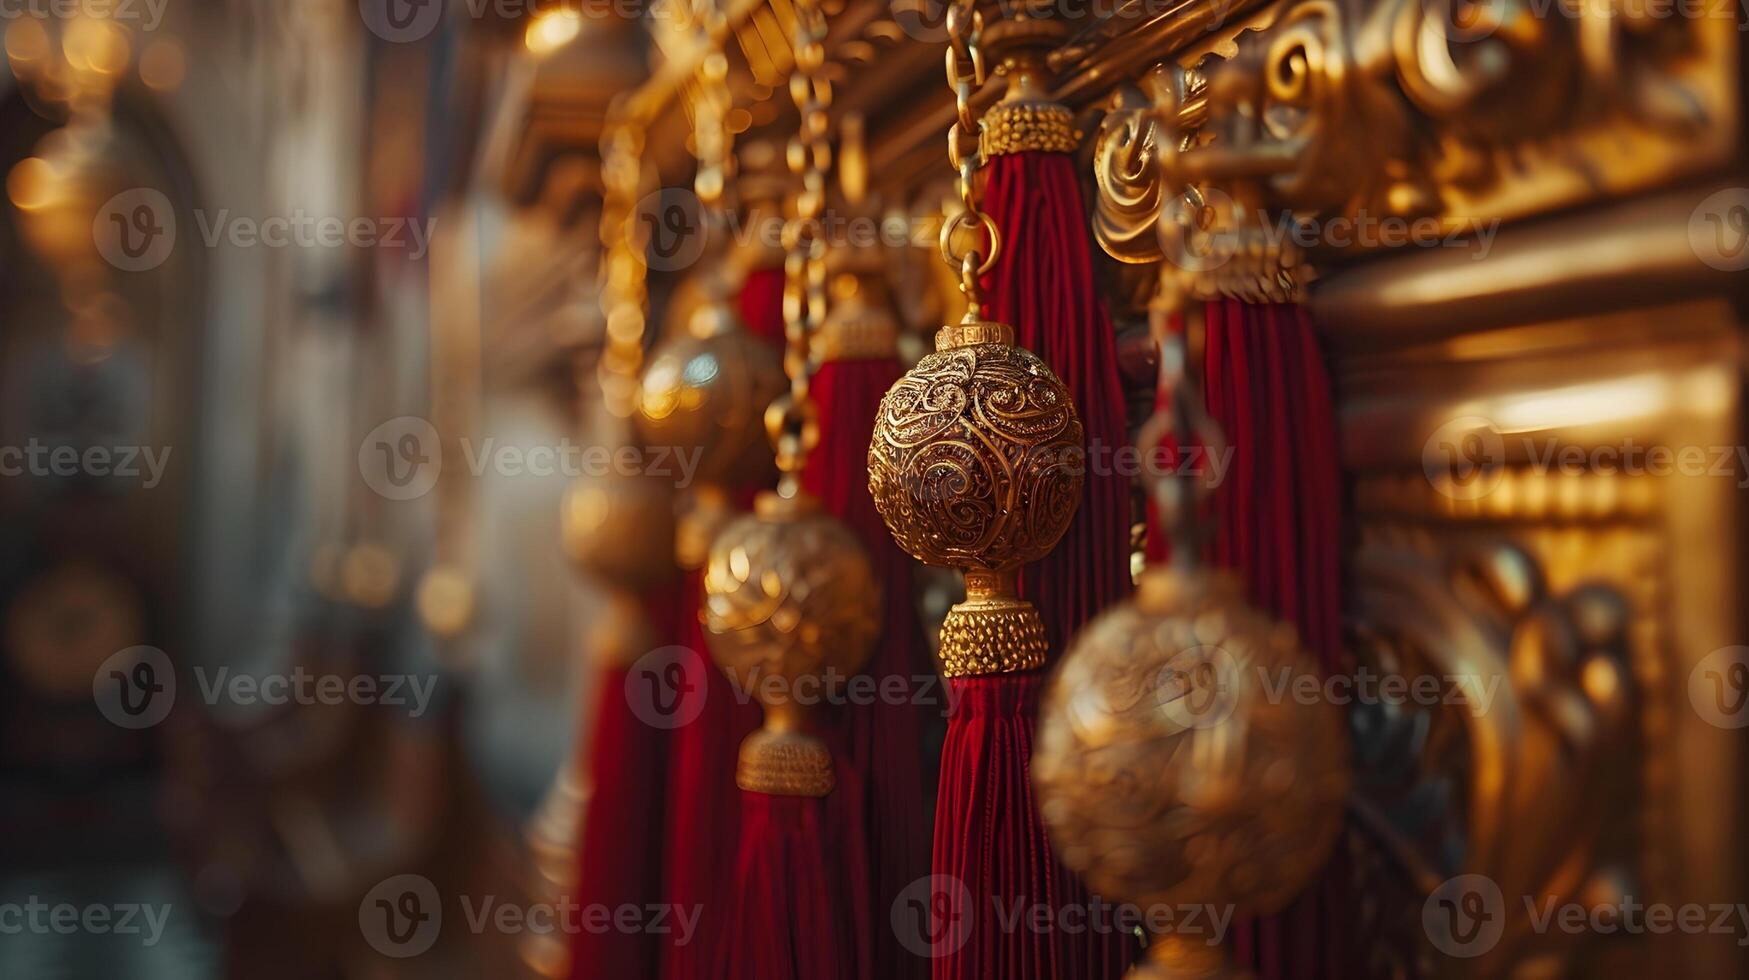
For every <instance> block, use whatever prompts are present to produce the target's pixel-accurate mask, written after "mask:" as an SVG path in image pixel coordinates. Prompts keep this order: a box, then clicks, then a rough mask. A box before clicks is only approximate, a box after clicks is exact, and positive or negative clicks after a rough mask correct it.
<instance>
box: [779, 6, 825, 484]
mask: <svg viewBox="0 0 1749 980" xmlns="http://www.w3.org/2000/svg"><path fill="white" fill-rule="evenodd" d="M795 58H796V63H795V71H794V72H793V73H792V74H791V75H790V79H789V91H790V98H791V99H793V100H794V101H795V104H796V112H797V115H798V116H799V118H800V123H799V125H798V127H797V130H796V134H795V135H794V136H793V137H791V138H790V142H789V152H788V158H789V168H790V173H792V174H794V175H795V176H796V179H797V181H798V185H797V187H796V193H795V198H794V200H793V201H792V203H791V208H790V216H789V220H788V221H787V222H786V223H785V224H784V228H783V245H784V252H785V254H784V261H783V271H784V284H783V320H784V340H785V346H784V356H783V366H784V373H785V374H787V375H788V376H789V382H790V390H789V393H788V394H787V395H784V396H783V397H781V398H779V399H778V400H777V401H776V402H774V403H772V406H771V410H770V413H769V414H768V415H767V417H766V418H767V427H768V428H769V430H770V431H771V435H772V444H773V446H775V447H776V449H777V465H778V469H779V470H780V471H781V472H782V473H783V479H782V482H781V483H780V484H779V486H778V492H779V493H781V494H783V495H784V496H786V497H788V496H794V495H795V493H796V491H797V489H798V483H799V479H800V474H801V470H802V465H803V464H804V463H805V462H806V461H807V458H808V453H809V452H810V451H812V450H813V448H814V446H815V445H816V444H818V443H819V441H820V431H819V422H818V417H817V415H816V412H815V408H814V403H813V399H812V397H811V396H810V394H809V391H808V387H809V384H810V382H811V381H812V380H813V376H814V371H815V368H816V367H817V364H816V362H815V359H814V357H813V352H812V350H810V347H811V344H812V339H813V337H814V336H815V335H816V334H817V333H818V332H819V330H820V327H821V326H822V325H823V324H824V323H825V322H826V237H825V230H824V228H823V227H822V223H821V218H822V216H823V215H824V214H825V211H826V175H827V173H828V172H829V171H830V170H831V169H832V143H831V140H830V139H828V138H827V134H828V132H829V131H830V127H831V116H830V111H831V108H832V82H831V80H830V79H828V78H827V77H826V74H825V71H824V69H825V64H826V14H825V11H823V10H821V9H820V3H819V0H798V2H797V3H796V4H795Z"/></svg>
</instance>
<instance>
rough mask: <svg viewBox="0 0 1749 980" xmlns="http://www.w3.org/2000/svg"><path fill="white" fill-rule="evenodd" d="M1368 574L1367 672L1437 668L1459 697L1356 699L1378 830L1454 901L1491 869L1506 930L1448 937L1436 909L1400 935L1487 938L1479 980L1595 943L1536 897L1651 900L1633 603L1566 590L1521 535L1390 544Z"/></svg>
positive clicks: (1360, 560)
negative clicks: (1637, 852) (1627, 834)
mask: <svg viewBox="0 0 1749 980" xmlns="http://www.w3.org/2000/svg"><path fill="white" fill-rule="evenodd" d="M1355 570H1356V582H1357V586H1358V587H1357V589H1356V590H1355V596H1354V605H1355V620H1354V622H1353V624H1352V626H1351V629H1350V638H1351V641H1352V642H1351V649H1352V650H1353V651H1354V654H1355V656H1356V659H1357V661H1358V664H1357V670H1367V671H1371V672H1372V673H1373V674H1374V675H1375V676H1379V677H1401V678H1404V679H1406V681H1407V682H1409V683H1410V684H1415V683H1420V681H1421V679H1422V678H1433V679H1436V680H1437V681H1438V682H1439V684H1440V688H1441V691H1442V695H1441V698H1440V703H1439V704H1437V705H1429V704H1426V703H1424V701H1423V700H1417V701H1416V703H1414V704H1409V703H1407V702H1390V701H1388V700H1387V699H1383V698H1380V699H1377V700H1376V702H1373V701H1369V702H1367V703H1365V704H1360V705H1357V706H1356V707H1355V708H1354V709H1353V710H1351V712H1350V724H1351V726H1352V727H1353V728H1354V729H1355V731H1356V738H1355V744H1356V745H1357V747H1358V749H1359V752H1360V755H1361V759H1360V760H1359V762H1360V765H1359V767H1358V769H1357V772H1358V773H1359V774H1360V778H1359V779H1358V780H1357V785H1356V787H1355V804H1354V806H1355V809H1356V812H1357V815H1358V816H1359V817H1360V825H1361V827H1362V828H1363V829H1362V830H1361V834H1362V836H1364V837H1370V838H1372V839H1373V840H1375V841H1377V842H1378V845H1379V846H1380V849H1382V850H1383V851H1384V852H1386V853H1388V854H1389V855H1390V857H1391V859H1393V860H1394V861H1395V863H1396V864H1397V865H1398V866H1399V867H1400V868H1402V869H1403V870H1404V871H1405V872H1406V873H1407V876H1408V877H1409V879H1410V880H1411V881H1413V883H1414V887H1415V888H1417V889H1418V890H1420V891H1422V892H1423V893H1426V894H1427V895H1431V898H1430V899H1429V902H1430V903H1437V902H1439V901H1441V900H1442V896H1443V897H1446V898H1451V899H1452V901H1453V902H1454V903H1455V902H1457V900H1458V899H1460V898H1463V897H1464V896H1458V895H1451V896H1444V895H1443V893H1445V892H1447V891H1453V890H1454V889H1456V888H1457V887H1458V886H1459V885H1462V886H1463V887H1466V888H1467V887H1469V886H1468V885H1467V884H1464V883H1466V882H1469V881H1476V882H1481V881H1484V880H1485V881H1486V882H1487V883H1488V884H1487V885H1485V886H1482V887H1481V889H1479V890H1478V891H1477V894H1481V892H1483V891H1486V892H1488V894H1487V895H1486V896H1484V899H1480V900H1478V901H1477V902H1476V904H1479V905H1485V904H1487V903H1489V902H1493V903H1497V904H1498V906H1499V907H1498V908H1486V909H1483V910H1482V911H1484V912H1486V913H1488V914H1489V915H1491V916H1493V918H1492V919H1490V920H1487V922H1486V927H1487V928H1489V929H1491V930H1498V932H1497V934H1491V935H1488V936H1486V937H1482V938H1481V939H1477V938H1475V937H1466V936H1465V935H1461V934H1454V935H1450V936H1447V935H1442V934H1441V929H1440V926H1441V923H1442V920H1440V919H1439V917H1438V916H1437V915H1435V916H1434V917H1433V919H1432V921H1424V920H1423V912H1422V910H1421V907H1420V906H1419V905H1417V906H1416V908H1415V909H1414V912H1415V914H1414V915H1413V916H1412V918H1413V920H1414V921H1413V922H1408V921H1407V918H1410V917H1406V919H1405V922H1403V923H1398V924H1395V925H1388V924H1387V925H1385V926H1384V927H1383V928H1385V929H1386V930H1387V932H1395V933H1398V934H1404V933H1407V934H1410V935H1411V936H1412V937H1416V938H1414V939H1412V940H1411V941H1410V942H1409V943H1408V945H1410V946H1420V945H1421V942H1420V941H1419V939H1421V938H1425V939H1429V940H1431V941H1432V942H1433V943H1434V944H1435V945H1439V944H1440V943H1441V942H1442V941H1446V942H1461V943H1468V944H1471V948H1470V949H1467V950H1466V951H1465V952H1466V954H1467V959H1468V960H1469V961H1468V962H1466V975H1470V976H1477V977H1485V976H1508V975H1515V974H1514V970H1516V969H1519V968H1525V967H1527V965H1528V964H1532V963H1535V962H1539V961H1541V962H1545V963H1546V962H1560V961H1564V960H1565V959H1566V958H1567V957H1569V956H1571V955H1572V949H1571V947H1570V946H1567V945H1564V944H1570V943H1575V942H1578V941H1579V939H1578V938H1577V937H1574V936H1569V935H1565V934H1561V933H1560V930H1553V931H1542V932H1539V931H1538V930H1537V929H1535V927H1534V925H1535V924H1534V923H1533V922H1532V921H1531V918H1530V916H1529V915H1527V914H1526V913H1525V909H1526V903H1527V901H1528V902H1530V903H1532V904H1534V905H1535V906H1536V907H1543V906H1544V905H1545V904H1546V903H1550V902H1553V903H1557V904H1558V903H1566V902H1573V903H1579V904H1581V905H1585V906H1592V905H1609V904H1611V903H1612V902H1613V903H1619V902H1620V901H1622V898H1623V895H1624V894H1628V893H1633V894H1643V893H1644V882H1642V881H1639V880H1637V878H1638V869H1636V868H1633V867H1632V866H1630V865H1628V864H1627V863H1626V859H1625V855H1626V854H1627V853H1629V852H1630V851H1631V848H1630V847H1628V846H1625V845H1624V842H1623V841H1621V840H1619V839H1612V835H1616V834H1619V828H1620V827H1621V822H1620V820H1619V819H1618V816H1619V814H1621V813H1622V812H1626V811H1629V810H1631V809H1632V807H1633V806H1634V804H1635V802H1636V800H1637V799H1638V796H1639V794H1640V787H1639V784H1638V781H1637V772H1638V769H1637V767H1636V766H1635V764H1634V762H1635V759H1636V758H1637V755H1636V754H1637V752H1638V751H1639V736H1638V730H1637V727H1636V726H1637V712H1636V711H1635V705H1636V702H1637V697H1638V696H1637V688H1638V685H1637V684H1636V682H1635V679H1634V675H1633V669H1632V664H1631V661H1630V656H1629V636H1630V626H1631V623H1630V613H1629V607H1628V603H1627V601H1626V599H1625V598H1624V597H1622V596H1621V595H1620V594H1619V593H1617V592H1616V591H1614V590H1613V589H1612V588H1610V587H1607V586H1603V585H1597V584H1593V585H1581V586H1578V587H1575V588H1573V589H1571V590H1569V591H1566V592H1564V593H1556V592H1555V591H1554V590H1552V589H1551V588H1550V587H1549V585H1548V584H1547V582H1546V579H1545V576H1544V574H1543V571H1542V569H1541V568H1540V567H1539V566H1538V564H1537V563H1536V561H1535V560H1534V559H1532V558H1531V557H1530V555H1529V554H1528V553H1527V552H1526V551H1524V550H1521V549H1520V548H1518V547H1516V546H1514V545H1512V544H1508V543H1505V542H1497V543H1494V544H1491V545H1488V546H1484V547H1482V548H1479V549H1470V550H1464V551H1462V552H1460V553H1455V554H1452V555H1444V554H1441V553H1439V552H1437V551H1434V552H1430V551H1428V545H1427V544H1426V542H1422V543H1421V544H1420V545H1417V544H1415V543H1413V542H1411V541H1385V540H1380V541H1375V542H1374V543H1373V544H1372V545H1369V546H1367V547H1365V548H1363V549H1362V551H1361V552H1360V554H1359V555H1358V556H1357V558H1356V562H1355ZM1454 695H1455V696H1454ZM1374 873H1376V869H1375V872H1374ZM1471 876H1473V877H1471ZM1424 897H1425V896H1424ZM1376 914H1378V915H1381V916H1382V915H1387V914H1388V912H1387V911H1386V910H1378V912H1377V913H1376ZM1454 914H1455V913H1454ZM1453 928H1454V929H1455V928H1456V927H1455V926H1454V927H1453ZM1397 938H1399V939H1400V938H1403V937H1402V936H1401V935H1398V937H1397ZM1384 945H1386V946H1389V945H1390V943H1389V942H1386V943H1385V944H1384ZM1448 952H1449V950H1448ZM1548 957H1553V958H1554V959H1546V958H1548ZM1533 972H1534V970H1533Z"/></svg>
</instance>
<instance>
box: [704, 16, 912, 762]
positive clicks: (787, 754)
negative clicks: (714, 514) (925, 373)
mask: <svg viewBox="0 0 1749 980" xmlns="http://www.w3.org/2000/svg"><path fill="white" fill-rule="evenodd" d="M795 14H796V19H795V38H794V44H795V50H796V52H797V54H796V73H795V75H793V76H792V77H791V85H790V93H791V95H792V96H793V97H794V100H795V103H796V110H797V113H798V116H799V119H800V127H799V129H798V131H797V133H796V135H795V137H794V139H793V140H792V141H791V143H790V147H789V153H788V159H789V163H790V168H791V171H792V172H793V173H794V175H795V177H796V178H797V183H798V188H797V191H796V194H795V197H794V200H793V202H792V205H791V212H790V218H789V221H788V222H787V223H786V224H785V227H784V234H783V239H784V243H785V245H786V246H787V247H788V249H789V252H788V254H787V255H786V257H785V262H784V273H785V276H784V303H783V307H784V337H785V341H786V345H785V350H784V358H783V367H784V371H785V374H786V375H787V376H788V380H789V390H788V391H786V392H784V394H783V395H782V397H780V398H777V399H775V400H773V401H771V404H770V406H769V407H767V408H766V409H765V412H764V419H765V427H766V432H767V434H768V435H769V436H770V439H771V445H772V447H773V448H774V449H775V451H776V457H777V465H778V469H779V470H780V471H781V472H782V476H781V477H780V479H779V480H778V489H777V491H776V492H775V493H773V492H766V493H762V494H760V495H759V498H758V499H757V500H756V501H755V502H754V510H753V513H752V514H751V515H750V516H746V517H741V518H738V519H736V520H734V521H732V522H731V523H729V525H728V526H727V527H725V528H723V530H722V532H721V533H719V534H718V535H717V537H716V540H715V542H714V543H713V544H712V545H711V549H710V559H709V561H708V562H707V563H706V566H705V573H704V591H705V603H704V614H703V616H704V625H705V631H706V634H707V640H708V642H709V644H710V648H711V655H712V657H713V658H714V659H715V660H716V662H717V665H718V666H719V667H721V668H722V669H723V670H724V672H726V673H727V674H728V675H729V678H730V679H731V680H732V681H733V682H735V683H736V684H737V685H738V686H739V687H740V688H741V689H742V690H743V691H747V692H750V693H751V694H752V695H753V697H754V698H755V699H757V700H758V701H759V703H760V704H761V705H762V706H763V707H764V709H765V710H764V724H763V726H762V727H761V728H760V729H759V730H758V731H756V732H754V733H753V734H752V735H749V736H748V737H747V739H746V740H745V741H743V742H742V743H741V754H740V761H739V764H738V765H737V766H736V770H735V781H736V783H737V784H738V785H739V786H740V787H741V788H742V789H743V790H746V791H748V792H752V793H767V794H774V795H780V796H814V797H819V796H825V795H826V794H828V793H830V792H831V791H832V787H833V785H834V782H835V779H834V776H833V772H832V754H831V752H830V751H829V750H828V749H827V748H826V745H825V743H823V742H821V741H820V740H819V739H818V738H816V737H814V736H813V735H811V734H809V733H808V732H807V730H806V725H807V714H808V706H809V705H810V704H812V703H815V702H816V701H817V700H818V699H819V696H820V694H821V693H822V691H823V689H824V687H825V684H826V683H827V682H828V681H829V680H831V679H832V678H841V677H848V676H849V675H851V674H853V673H855V672H856V671H858V670H860V669H861V667H862V665H863V663H864V662H865V661H866V660H867V659H868V656H869V653H870V652H871V651H872V650H873V648H874V642H875V637H876V636H877V635H878V634H879V633H880V611H881V609H882V608H883V606H882V600H881V588H880V583H879V582H877V581H876V580H875V573H874V566H873V564H872V563H871V562H870V561H869V558H868V555H867V553H866V552H865V551H864V550H863V547H862V544H861V543H860V542H859V541H858V540H857V538H856V535H855V534H854V533H852V532H851V530H850V529H849V528H847V527H845V526H844V525H843V524H842V523H840V522H839V521H838V520H837V519H836V518H834V517H832V516H831V515H829V514H827V513H825V512H824V511H823V510H821V508H820V505H819V502H818V501H816V500H815V499H814V498H812V497H810V496H809V495H807V494H805V493H803V492H802V490H801V472H802V469H803V467H804V466H805V465H806V464H807V458H808V453H809V451H810V450H811V449H812V448H813V447H814V445H815V444H816V443H817V442H818V441H819V435H820V434H819V420H818V413H817V411H816V409H815V407H814V403H813V401H812V399H811V397H810V394H809V384H810V382H811V381H812V379H813V375H814V372H815V370H816V369H817V367H818V361H817V360H816V359H815V358H814V357H813V356H812V353H811V347H812V343H813V341H814V339H815V337H816V336H817V334H818V332H819V330H820V328H821V326H822V324H824V323H825V322H826V320H827V319H828V316H829V311H828V310H827V288H826V282H827V275H826V261H825V258H826V242H825V239H824V237H822V235H821V233H820V221H819V218H820V213H821V209H822V208H823V206H824V196H825V195H824V190H825V183H826V172H827V170H828V169H829V168H830V166H831V160H832V148H831V143H830V141H829V139H828V132H829V122H830V116H829V114H828V111H827V110H828V108H829V107H830V106H831V102H832V83H831V81H830V80H829V79H827V78H826V77H825V76H824V75H823V74H820V73H819V67H820V65H821V63H822V62H823V61H824V52H823V45H824V43H825V39H826V14H825V12H824V11H823V10H822V9H821V8H820V6H819V5H818V3H816V2H813V0H803V2H802V3H799V4H797V5H796V7H795Z"/></svg>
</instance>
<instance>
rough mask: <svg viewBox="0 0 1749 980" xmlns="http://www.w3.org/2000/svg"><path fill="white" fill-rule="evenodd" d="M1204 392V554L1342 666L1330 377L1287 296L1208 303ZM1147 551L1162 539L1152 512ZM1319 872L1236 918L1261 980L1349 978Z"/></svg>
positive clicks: (1342, 877) (1242, 955) (1332, 897)
mask: <svg viewBox="0 0 1749 980" xmlns="http://www.w3.org/2000/svg"><path fill="white" fill-rule="evenodd" d="M1206 320H1207V331H1206V337H1205V340H1204V357H1203V397H1204V399H1205V401H1206V402H1207V405H1208V410H1209V414H1210V415H1211V416H1212V417H1213V418H1214V419H1215V421H1216V422H1218V423H1219V424H1220V427H1221V430H1222V432H1223V434H1224V435H1225V437H1226V441H1227V445H1228V446H1230V447H1231V449H1232V453H1233V456H1232V463H1231V468H1230V469H1229V470H1228V471H1227V473H1226V477H1225V480H1224V482H1223V483H1222V485H1221V487H1220V488H1219V491H1218V496H1217V498H1216V504H1215V506H1214V508H1213V511H1212V513H1211V515H1210V517H1211V519H1212V520H1213V521H1214V522H1215V528H1216V532H1215V535H1214V539H1213V540H1212V541H1211V542H1210V543H1209V546H1208V553H1209V558H1210V560H1211V562H1212V563H1213V564H1215V565H1217V566H1219V567H1222V568H1229V569H1232V570H1234V571H1235V572H1237V573H1238V574H1239V577H1240V578H1241V579H1242V580H1243V581H1244V582H1245V585H1246V591H1247V592H1248V593H1249V595H1250V598H1251V601H1253V602H1255V603H1257V605H1258V606H1259V607H1261V608H1262V609H1265V610H1267V611H1268V612H1270V613H1271V614H1273V615H1275V616H1277V617H1279V618H1281V619H1284V620H1288V621H1291V622H1293V623H1295V624H1296V625H1297V626H1298V627H1299V630H1300V638H1301V641H1302V642H1303V643H1305V645H1306V649H1307V650H1308V652H1310V653H1311V654H1312V655H1313V656H1314V657H1315V658H1316V659H1317V661H1318V664H1319V666H1320V667H1321V668H1323V670H1324V671H1325V672H1327V673H1328V672H1334V671H1339V670H1341V661H1340V657H1341V612H1342V606H1341V594H1340V581H1341V548H1342V503H1341V482H1340V481H1341V476H1340V472H1339V470H1338V465H1337V447H1336V417H1335V411H1334V408H1333V406H1332V402H1331V394H1330V378H1329V376H1328V374H1326V373H1325V370H1324V360H1323V356H1322V354H1321V353H1320V351H1319V349H1318V344H1317V337H1316V335H1315V333H1314V332H1313V330H1312V327H1311V323H1310V321H1309V319H1308V318H1307V316H1306V314H1305V312H1304V311H1303V310H1301V309H1300V308H1298V307H1296V306H1287V305H1251V304H1246V303H1240V302H1237V301H1234V300H1224V301H1221V302H1218V303H1211V304H1209V305H1208V307H1207V317H1206ZM1149 523H1150V534H1149V541H1148V553H1149V558H1150V560H1155V561H1157V560H1164V559H1165V558H1166V557H1167V554H1168V552H1169V551H1170V549H1169V548H1168V547H1167V542H1166V541H1165V539H1164V536H1163V535H1161V534H1160V533H1158V531H1157V530H1156V529H1155V527H1154V524H1155V522H1154V520H1153V518H1152V515H1150V521H1149ZM1340 861H1341V856H1340V854H1338V856H1337V858H1336V861H1335V862H1333V865H1332V867H1331V868H1330V869H1328V870H1327V871H1326V873H1325V875H1324V877H1323V879H1322V880H1321V881H1320V882H1319V883H1317V884H1316V885H1314V886H1313V888H1312V889H1310V890H1308V892H1307V893H1306V894H1305V895H1303V896H1301V898H1300V899H1299V900H1298V901H1296V902H1295V903H1294V904H1293V905H1291V906H1290V907H1288V908H1287V909H1286V910H1285V911H1283V912H1281V913H1280V914H1278V915H1274V916H1270V917H1268V918H1264V919H1256V920H1251V921H1242V922H1239V923H1236V924H1235V928H1234V947H1235V953H1236V955H1237V958H1238V959H1239V960H1240V961H1241V962H1243V963H1245V964H1246V965H1248V966H1249V967H1251V968H1252V969H1254V970H1256V971H1257V973H1258V976H1259V977H1260V978H1262V980H1289V978H1293V980H1301V978H1317V977H1346V976H1348V975H1350V971H1349V969H1348V960H1347V955H1348V954H1347V950H1346V949H1345V948H1344V946H1343V944H1342V937H1343V936H1344V935H1346V934H1347V930H1348V923H1347V921H1346V917H1345V910H1346V909H1347V907H1348V904H1347V896H1346V888H1345V886H1344V882H1345V881H1346V874H1344V873H1343V871H1342V869H1341V867H1340V863H1339V862H1340Z"/></svg>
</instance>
